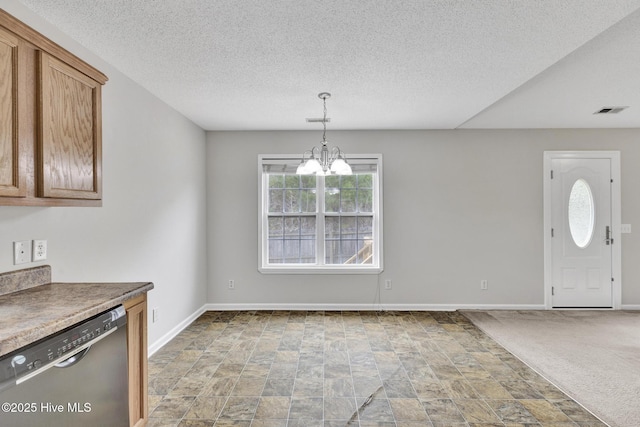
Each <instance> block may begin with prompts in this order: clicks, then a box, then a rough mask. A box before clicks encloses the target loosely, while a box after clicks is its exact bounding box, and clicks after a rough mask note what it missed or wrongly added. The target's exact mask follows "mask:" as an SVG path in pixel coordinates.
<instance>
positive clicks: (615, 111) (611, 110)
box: [593, 107, 629, 114]
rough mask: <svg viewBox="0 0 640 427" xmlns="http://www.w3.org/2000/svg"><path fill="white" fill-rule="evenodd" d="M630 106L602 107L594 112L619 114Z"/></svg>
mask: <svg viewBox="0 0 640 427" xmlns="http://www.w3.org/2000/svg"><path fill="white" fill-rule="evenodd" d="M627 108H629V107H602V108H601V109H599V110H598V111H596V112H595V113H593V114H618V113H619V112H620V111H622V110H625V109H627Z"/></svg>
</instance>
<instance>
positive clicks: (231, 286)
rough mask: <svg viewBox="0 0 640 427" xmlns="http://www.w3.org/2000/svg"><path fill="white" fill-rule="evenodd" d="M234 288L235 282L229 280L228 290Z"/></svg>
mask: <svg viewBox="0 0 640 427" xmlns="http://www.w3.org/2000/svg"><path fill="white" fill-rule="evenodd" d="M235 288H236V282H235V280H233V279H232V280H229V289H235Z"/></svg>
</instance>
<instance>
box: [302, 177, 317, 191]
mask: <svg viewBox="0 0 640 427" xmlns="http://www.w3.org/2000/svg"><path fill="white" fill-rule="evenodd" d="M300 179H301V180H302V188H313V189H314V190H315V188H316V176H315V175H301V176H300Z"/></svg>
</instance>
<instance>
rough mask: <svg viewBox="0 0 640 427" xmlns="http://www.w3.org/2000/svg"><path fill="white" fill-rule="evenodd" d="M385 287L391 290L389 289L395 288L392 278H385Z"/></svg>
mask: <svg viewBox="0 0 640 427" xmlns="http://www.w3.org/2000/svg"><path fill="white" fill-rule="evenodd" d="M384 288H385V289H387V290H389V289H393V284H392V283H391V280H385V281H384Z"/></svg>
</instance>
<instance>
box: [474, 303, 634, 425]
mask: <svg viewBox="0 0 640 427" xmlns="http://www.w3.org/2000/svg"><path fill="white" fill-rule="evenodd" d="M462 313H463V314H464V315H465V316H467V317H468V318H469V320H471V321H472V322H473V323H474V324H475V325H476V326H477V327H479V328H480V329H482V330H483V331H484V332H485V333H486V334H488V335H489V336H491V337H492V338H493V339H495V340H496V341H497V342H498V343H500V344H501V345H502V346H503V347H505V348H506V349H507V350H509V351H510V352H511V353H513V354H514V355H516V356H517V357H519V358H520V359H521V360H522V361H524V362H525V363H527V364H528V365H529V366H531V367H532V368H533V369H535V370H536V371H537V372H538V373H540V374H541V375H543V376H544V377H546V378H547V379H548V380H549V381H551V382H552V383H554V384H555V385H556V386H558V387H559V388H560V389H562V390H563V391H564V392H565V393H566V394H568V395H569V396H570V397H571V398H573V399H574V400H576V401H577V402H579V403H580V404H582V405H583V406H584V407H586V408H587V409H589V410H590V411H591V412H592V413H593V414H595V415H596V416H598V417H599V418H600V419H601V420H603V421H604V422H606V423H607V424H609V425H610V426H611V427H638V426H640V312H639V311H596V310H593V311H592V310H562V311H556V310H546V311H506V310H505V311H497V310H496V311H475V310H465V311H462Z"/></svg>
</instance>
